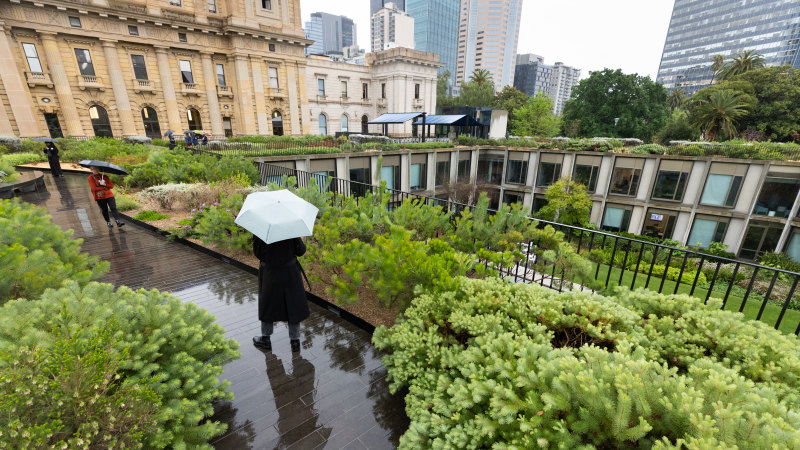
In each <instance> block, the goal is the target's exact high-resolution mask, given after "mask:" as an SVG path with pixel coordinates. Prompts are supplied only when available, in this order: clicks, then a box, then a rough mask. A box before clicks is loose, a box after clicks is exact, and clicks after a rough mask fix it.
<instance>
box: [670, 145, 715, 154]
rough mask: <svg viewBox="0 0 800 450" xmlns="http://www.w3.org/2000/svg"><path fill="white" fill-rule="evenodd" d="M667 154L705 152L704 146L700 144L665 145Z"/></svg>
mask: <svg viewBox="0 0 800 450" xmlns="http://www.w3.org/2000/svg"><path fill="white" fill-rule="evenodd" d="M667 154H668V155H679V156H704V155H705V154H706V150H705V148H703V147H702V146H700V145H696V144H692V145H672V146H669V147H667Z"/></svg>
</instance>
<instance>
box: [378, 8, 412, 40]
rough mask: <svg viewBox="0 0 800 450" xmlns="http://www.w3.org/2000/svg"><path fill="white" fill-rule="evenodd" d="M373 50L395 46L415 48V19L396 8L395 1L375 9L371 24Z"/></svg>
mask: <svg viewBox="0 0 800 450" xmlns="http://www.w3.org/2000/svg"><path fill="white" fill-rule="evenodd" d="M371 34H372V51H373V52H379V51H381V50H386V49H388V48H393V47H405V48H411V49H413V48H414V19H413V18H412V17H411V16H409V15H408V14H407V13H405V12H403V11H401V10H398V9H396V8H395V5H394V3H392V2H387V3H386V5H385V6H384V7H383V8H381V9H379V10H377V11H375V14H373V15H372V24H371Z"/></svg>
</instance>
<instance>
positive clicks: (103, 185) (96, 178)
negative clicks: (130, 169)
mask: <svg viewBox="0 0 800 450" xmlns="http://www.w3.org/2000/svg"><path fill="white" fill-rule="evenodd" d="M91 169H92V174H91V175H89V188H90V189H91V190H92V196H94V199H95V201H96V202H97V206H99V207H100V212H101V213H103V218H104V219H106V225H108V229H109V230H111V229H113V228H114V225H113V224H112V223H111V219H110V218H109V216H108V210H109V208H110V209H111V214H113V215H114V220H115V221H116V222H117V226H118V227H120V228H121V227H123V226H125V222H123V221H121V220H119V213H118V212H117V201H116V200H114V192H113V191H112V190H111V188H113V187H114V184H113V183H112V182H111V180H110V179H109V178H108V176H107V175H105V174H102V173H100V169H99V168H98V167H96V166H92V167H91Z"/></svg>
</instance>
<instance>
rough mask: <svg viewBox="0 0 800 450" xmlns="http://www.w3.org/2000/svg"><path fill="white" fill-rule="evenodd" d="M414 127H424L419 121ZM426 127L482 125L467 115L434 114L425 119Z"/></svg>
mask: <svg viewBox="0 0 800 450" xmlns="http://www.w3.org/2000/svg"><path fill="white" fill-rule="evenodd" d="M414 125H422V121H421V120H418V121H416V122H414ZM425 125H456V126H471V125H481V123H480V122H478V121H477V120H475V119H473V118H472V117H471V116H468V115H466V114H439V115H435V114H434V115H432V116H427V117H425Z"/></svg>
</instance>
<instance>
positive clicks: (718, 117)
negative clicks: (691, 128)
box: [691, 90, 748, 141]
mask: <svg viewBox="0 0 800 450" xmlns="http://www.w3.org/2000/svg"><path fill="white" fill-rule="evenodd" d="M747 112H748V111H747V105H746V104H745V103H744V101H743V100H742V96H741V94H739V93H737V92H734V91H730V90H720V91H716V92H713V93H712V94H711V95H710V96H709V97H708V99H707V100H702V101H700V102H699V103H698V105H697V106H696V107H695V108H694V110H693V111H692V117H691V121H692V125H695V126H697V127H698V128H700V129H701V130H702V131H703V135H704V136H705V138H706V140H709V141H714V140H716V138H717V137H718V136H724V137H728V138H730V137H732V136H735V135H736V124H737V122H738V121H739V119H741V118H742V117H743V116H744V115H745V114H747Z"/></svg>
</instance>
